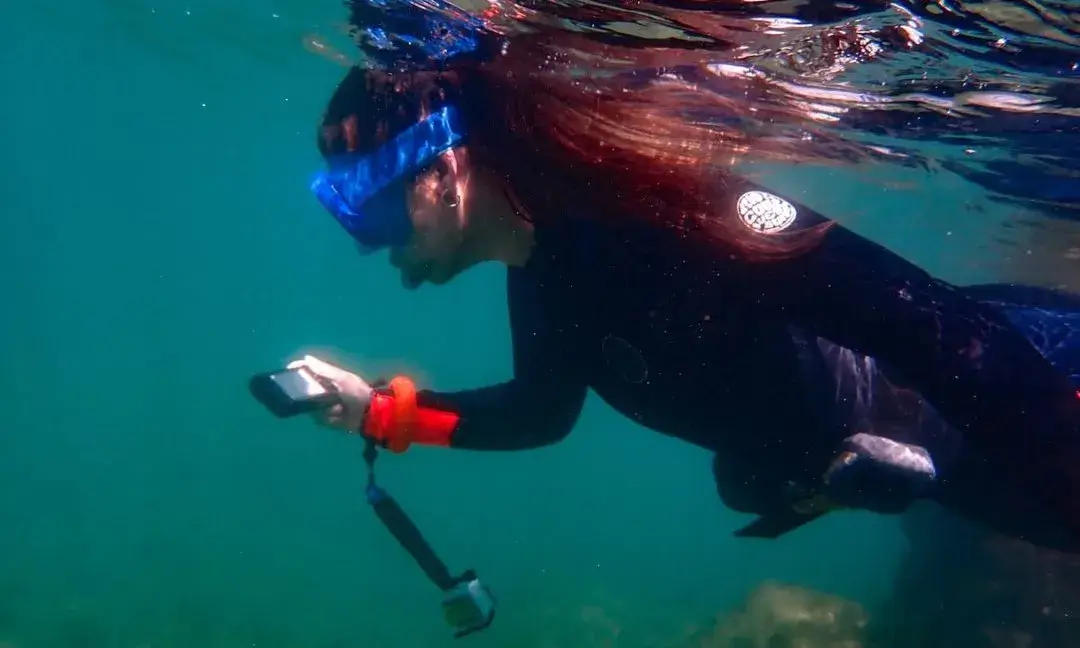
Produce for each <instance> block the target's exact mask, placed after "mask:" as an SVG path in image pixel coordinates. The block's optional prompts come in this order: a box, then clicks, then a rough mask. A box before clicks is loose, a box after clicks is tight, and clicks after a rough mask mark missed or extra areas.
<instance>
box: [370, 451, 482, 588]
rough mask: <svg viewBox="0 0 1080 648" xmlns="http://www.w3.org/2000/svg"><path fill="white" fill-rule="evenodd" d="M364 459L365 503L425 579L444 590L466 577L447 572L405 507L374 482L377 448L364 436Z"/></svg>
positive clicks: (466, 576) (444, 565) (466, 575)
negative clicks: (365, 476)
mask: <svg viewBox="0 0 1080 648" xmlns="http://www.w3.org/2000/svg"><path fill="white" fill-rule="evenodd" d="M365 442H366V444H367V445H366V446H365V448H364V463H366V464H367V469H368V482H367V489H366V490H365V494H366V496H367V501H368V504H371V508H373V509H374V510H375V515H377V516H378V518H379V520H381V521H382V523H383V526H385V527H386V528H387V530H388V531H390V533H391V535H393V536H394V538H395V539H396V540H397V541H398V543H399V544H400V545H401V546H402V547H403V548H404V549H405V551H407V552H409V555H410V556H412V557H413V560H415V561H416V564H418V565H420V569H422V570H423V571H424V574H426V575H427V577H428V579H429V580H430V581H431V582H432V583H434V584H435V586H436V587H438V588H439V589H440V590H441V591H443V592H445V591H448V590H450V589H451V588H453V587H454V586H455V585H457V584H458V583H459V582H461V581H462V580H464V579H467V578H468V577H469V574H465V575H463V576H462V577H460V578H455V577H453V576H451V575H450V570H449V569H447V567H446V564H445V563H444V562H443V561H442V559H440V558H439V556H438V555H436V553H435V550H434V549H432V548H431V545H429V544H428V541H427V540H425V539H424V534H422V533H421V532H420V529H419V528H418V527H417V526H416V524H415V523H414V522H413V521H412V519H411V518H410V517H409V515H408V513H406V512H405V509H403V508H401V505H400V504H398V503H397V500H395V499H394V498H393V497H391V496H390V493H387V492H386V490H385V489H383V488H382V487H380V486H379V485H378V484H377V483H375V458H376V457H377V456H378V448H377V447H376V445H375V442H374V441H373V440H372V439H365Z"/></svg>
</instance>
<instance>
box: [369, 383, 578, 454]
mask: <svg viewBox="0 0 1080 648" xmlns="http://www.w3.org/2000/svg"><path fill="white" fill-rule="evenodd" d="M392 399H393V396H391V395H389V394H385V393H377V394H376V396H375V397H374V399H373V400H372V406H371V409H370V410H369V414H368V421H369V422H368V423H367V424H366V426H365V427H366V428H370V429H371V430H372V431H373V433H372V432H369V433H372V435H373V436H375V437H376V438H378V437H379V436H381V435H382V434H383V433H382V432H380V430H382V429H386V428H387V426H388V422H387V421H388V420H389V417H390V416H392V414H391V409H392V405H391V403H392ZM584 400H585V388H584V386H572V385H567V384H564V383H559V384H554V383H552V384H541V383H538V382H529V381H524V380H521V379H514V380H510V381H508V382H505V383H501V384H498V385H492V386H490V387H482V388H479V389H471V390H465V391H457V392H436V391H421V392H419V393H417V407H418V413H417V416H418V418H417V421H416V424H415V426H414V430H413V432H412V436H413V438H412V441H413V442H414V443H418V444H421V445H433V446H442V447H451V448H462V449H470V450H528V449H532V448H539V447H542V446H546V445H551V444H553V443H556V442H558V441H560V440H562V439H563V438H565V437H566V435H567V434H569V433H570V430H571V429H573V426H574V424H575V423H576V422H577V417H578V414H579V413H580V411H581V406H582V404H583V403H584Z"/></svg>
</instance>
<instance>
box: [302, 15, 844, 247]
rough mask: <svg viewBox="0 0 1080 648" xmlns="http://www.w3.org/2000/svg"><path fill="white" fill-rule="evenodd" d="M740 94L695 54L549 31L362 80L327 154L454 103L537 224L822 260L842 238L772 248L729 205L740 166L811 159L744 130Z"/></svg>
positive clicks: (326, 135)
mask: <svg viewBox="0 0 1080 648" xmlns="http://www.w3.org/2000/svg"><path fill="white" fill-rule="evenodd" d="M739 83H740V84H741V85H740V86H739V87H738V88H734V87H731V85H730V84H729V83H728V81H727V80H726V79H725V78H724V77H723V76H722V75H718V74H716V73H715V72H714V70H713V69H711V68H710V67H709V66H708V65H707V64H706V62H705V60H704V59H703V54H702V53H698V52H695V51H694V50H690V49H667V48H652V49H648V50H643V49H640V48H626V47H619V46H618V45H613V44H608V43H602V42H599V41H597V40H595V39H591V38H588V37H586V36H583V35H579V34H574V33H571V32H567V31H555V30H549V31H546V32H545V31H542V30H541V31H538V32H534V33H532V34H528V35H518V36H514V37H512V38H509V39H507V40H505V41H504V42H503V45H502V46H501V47H500V48H499V49H498V52H497V53H496V54H495V55H494V56H491V57H489V58H488V59H487V60H484V61H477V60H476V59H472V58H470V59H467V60H462V61H454V60H451V61H448V62H446V63H444V64H442V65H441V66H440V69H438V70H424V71H408V72H405V71H402V72H385V71H376V70H361V69H359V68H354V69H353V70H352V71H351V72H350V74H349V76H348V77H347V78H346V80H345V82H344V83H343V84H342V85H341V86H340V87H339V89H338V92H337V93H335V97H334V99H333V100H332V101H331V102H330V107H329V108H328V110H327V114H326V115H325V118H324V122H323V124H324V128H323V130H322V132H321V134H320V146H321V148H322V149H323V151H324V153H329V152H332V151H333V150H334V148H335V147H337V148H338V149H340V148H342V147H344V148H349V149H359V150H368V149H371V148H374V147H375V146H377V145H378V144H380V143H381V142H382V141H384V140H385V139H386V138H388V137H392V136H393V135H395V134H396V133H397V132H399V131H400V130H402V129H404V128H406V127H408V126H409V125H411V124H412V123H415V121H416V120H417V119H418V118H420V117H422V115H423V114H426V113H428V112H430V111H432V110H437V109H438V108H439V107H441V106H442V105H445V104H455V105H458V106H459V107H461V108H462V109H463V110H464V112H465V114H466V119H467V122H468V129H469V138H470V139H469V151H470V158H471V159H472V160H473V161H475V162H476V163H478V164H482V165H484V166H486V167H487V168H490V169H492V170H494V171H496V172H498V173H499V174H501V175H502V177H503V178H505V180H506V183H507V189H508V192H509V193H510V194H511V195H512V196H513V197H514V198H515V199H516V202H517V203H518V206H519V207H520V208H521V209H522V210H523V211H524V212H525V213H526V214H527V215H528V216H529V217H530V218H531V219H533V220H536V221H540V222H542V221H544V220H546V219H551V218H561V217H588V218H601V219H635V220H638V221H647V222H650V223H653V224H655V225H656V226H658V227H664V228H674V229H676V230H680V231H685V232H692V233H694V236H695V238H696V239H697V240H701V241H707V242H708V243H709V244H710V245H711V246H712V247H714V248H718V251H719V252H721V253H723V254H725V255H727V256H730V257H734V258H739V259H743V260H752V261H762V260H770V259H776V258H783V257H787V256H790V255H792V254H796V253H799V252H801V251H804V250H806V249H808V248H810V247H812V246H813V245H814V244H815V243H816V242H817V241H818V240H820V238H821V237H822V236H823V235H824V232H825V231H826V230H827V229H828V227H829V225H828V224H826V225H822V226H818V227H814V228H810V229H806V230H801V231H798V232H796V233H793V234H784V235H778V236H775V235H774V236H765V235H761V234H759V233H756V232H754V231H751V230H750V229H748V228H746V227H744V226H743V225H742V223H741V222H740V221H739V219H738V218H737V217H736V216H735V215H734V214H733V211H732V209H731V208H730V206H729V205H728V203H726V202H725V201H724V184H725V181H726V179H728V178H730V177H731V175H730V174H731V171H730V169H731V167H732V165H733V164H734V163H736V162H737V161H739V159H741V158H743V157H746V156H750V155H751V154H752V157H754V158H755V159H765V160H792V159H797V160H805V159H807V157H808V155H807V153H806V152H805V151H804V150H801V147H800V142H799V140H798V139H796V138H782V137H772V136H766V135H755V134H754V133H753V132H750V131H748V130H746V129H743V128H740V127H739V122H738V116H739V109H740V107H741V106H743V105H745V104H744V103H741V101H740V98H742V101H745V95H746V92H747V91H748V90H747V88H748V86H747V85H746V84H747V83H750V84H751V85H752V80H750V81H749V82H748V81H746V80H740V82H739ZM778 110H780V109H779V108H778ZM756 117H757V119H759V120H760V119H761V118H762V117H765V118H768V115H764V116H763V115H761V114H760V113H759V114H758V115H756ZM816 144H817V146H816V148H815V151H817V152H818V153H817V155H818V157H819V159H821V160H828V161H834V160H837V159H845V160H846V161H851V160H854V159H858V158H859V156H861V155H864V153H865V152H864V151H856V150H855V149H854V148H853V147H848V145H846V144H845V143H844V142H843V141H842V140H839V139H837V140H836V141H834V142H833V143H832V146H823V145H822V141H821V140H820V139H819V141H818V142H817V143H816ZM822 152H826V153H822ZM571 215H573V216H571Z"/></svg>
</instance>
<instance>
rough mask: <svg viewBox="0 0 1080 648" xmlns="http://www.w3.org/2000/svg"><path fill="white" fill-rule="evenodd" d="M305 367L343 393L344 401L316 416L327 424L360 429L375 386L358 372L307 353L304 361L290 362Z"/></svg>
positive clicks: (291, 365) (348, 429) (342, 398)
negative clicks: (355, 372) (349, 370)
mask: <svg viewBox="0 0 1080 648" xmlns="http://www.w3.org/2000/svg"><path fill="white" fill-rule="evenodd" d="M298 367H305V368H306V369H307V370H308V371H310V372H311V373H313V374H315V375H316V376H318V377H320V378H322V379H324V380H327V381H329V382H330V383H331V384H333V385H334V387H336V388H337V390H338V393H339V394H340V395H341V403H340V404H338V405H334V406H333V407H330V408H328V409H324V410H321V411H319V412H316V413H315V419H316V420H317V421H318V422H319V423H320V424H321V425H325V426H327V427H332V428H336V429H338V430H344V431H346V432H359V431H360V429H361V427H362V426H363V424H364V415H365V414H366V413H367V409H368V405H369V404H370V403H371V385H369V384H367V382H366V381H365V380H364V379H363V378H361V377H360V376H357V375H356V374H354V373H351V372H348V371H345V370H344V369H342V368H340V367H335V366H334V365H332V364H330V363H329V362H324V361H322V360H320V359H318V358H316V357H315V356H310V355H306V356H304V358H303V359H302V360H296V361H294V362H290V363H289V366H288V368H289V369H296V368H298Z"/></svg>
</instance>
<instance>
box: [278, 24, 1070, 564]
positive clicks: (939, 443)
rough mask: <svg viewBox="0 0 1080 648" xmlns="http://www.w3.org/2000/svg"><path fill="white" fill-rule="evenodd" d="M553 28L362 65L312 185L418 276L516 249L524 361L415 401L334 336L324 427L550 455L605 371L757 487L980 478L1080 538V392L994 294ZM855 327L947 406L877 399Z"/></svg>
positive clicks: (889, 506)
mask: <svg viewBox="0 0 1080 648" xmlns="http://www.w3.org/2000/svg"><path fill="white" fill-rule="evenodd" d="M552 47H554V45H553V44H552V43H550V42H546V41H544V39H535V40H531V41H527V40H525V39H524V37H523V39H522V42H515V43H511V44H510V46H508V47H502V48H497V49H495V51H493V52H489V53H487V54H486V55H485V56H482V57H481V56H477V55H475V54H468V55H463V56H461V57H457V58H453V59H450V60H447V61H444V62H442V63H440V64H439V65H438V67H437V68H436V67H433V68H432V69H429V70H421V71H407V72H406V71H402V72H384V71H377V70H364V69H360V68H353V69H352V70H350V72H349V73H348V74H347V76H346V77H345V79H344V80H343V82H342V83H341V84H340V86H339V87H338V88H337V90H336V92H335V93H334V95H333V97H332V99H331V101H330V103H329V106H328V108H327V110H326V113H325V115H324V120H323V125H322V128H321V130H320V133H319V137H318V141H319V146H320V150H321V152H322V153H323V155H324V157H325V158H326V159H327V161H328V163H329V170H328V171H327V172H325V173H322V174H320V175H319V176H318V179H317V180H316V181H315V183H314V184H313V191H314V192H315V194H316V195H317V197H318V198H319V200H320V201H321V202H322V204H323V205H324V206H325V207H326V208H327V209H328V210H329V211H330V213H331V214H332V215H333V216H334V217H335V218H336V219H337V220H338V222H339V223H340V224H341V225H342V226H343V227H344V228H345V229H346V230H347V231H348V232H349V234H350V235H351V236H352V237H353V238H354V239H355V241H356V242H357V244H358V246H359V247H360V248H361V249H362V250H364V251H375V250H379V249H388V250H389V253H390V261H391V263H392V264H393V265H394V266H395V267H397V268H398V269H400V271H401V277H402V281H403V283H404V285H405V286H406V287H407V288H409V289H415V288H417V287H419V286H420V285H422V284H425V283H427V284H433V285H442V284H445V283H447V282H449V281H451V280H452V279H453V278H455V277H456V276H458V275H459V274H461V273H462V272H464V271H466V270H468V269H469V268H471V267H473V266H475V265H477V264H479V263H482V262H487V261H497V262H501V263H503V264H505V265H506V266H507V267H508V284H507V298H508V302H509V313H510V323H511V329H512V340H513V377H512V378H511V379H509V380H508V381H506V382H504V383H501V384H497V385H492V386H488V387H482V388H479V389H473V390H467V391H459V392H452V393H447V392H437V391H421V392H420V393H419V395H418V398H419V401H418V402H419V405H420V409H419V412H418V414H417V415H416V416H415V417H414V418H415V420H409V421H407V422H402V421H400V420H395V416H396V414H395V411H396V410H395V408H394V398H393V394H392V393H391V392H389V391H386V390H383V389H378V388H373V387H372V385H371V384H369V382H368V380H366V379H365V378H361V377H360V375H359V374H357V373H352V372H349V371H346V370H344V369H341V368H338V367H335V366H333V365H330V364H328V363H326V362H324V361H322V360H319V359H317V358H312V357H307V358H304V359H302V360H299V361H297V362H296V363H294V366H295V365H306V366H307V367H308V368H309V369H310V370H311V371H312V372H314V373H316V374H318V375H320V376H322V377H323V378H325V379H327V380H329V381H331V382H332V383H334V385H335V386H336V387H337V389H338V390H339V391H340V392H341V394H342V399H343V400H342V404H341V405H338V406H335V407H333V408H332V409H329V410H327V411H325V412H323V413H322V414H321V418H322V420H323V422H324V423H325V424H328V425H331V426H335V427H338V428H341V429H345V430H349V431H361V432H362V433H364V434H365V435H367V436H369V437H372V438H375V439H377V440H378V441H379V442H381V443H383V444H386V445H389V446H391V447H395V446H396V447H397V448H398V449H402V448H404V447H407V445H408V444H409V443H424V444H429V445H436V446H445V447H451V448H463V449H473V450H526V449H530V448H538V447H541V446H545V445H548V444H552V443H555V442H557V441H559V440H560V439H562V438H564V437H565V436H566V435H567V434H569V433H570V431H571V430H572V429H573V427H574V425H575V422H576V420H577V418H578V414H579V412H580V410H581V408H582V405H583V402H584V400H585V396H586V391H587V390H588V389H592V390H593V391H594V392H595V393H597V394H598V395H599V396H600V397H601V398H602V399H603V400H605V401H606V402H607V403H608V404H609V405H610V406H612V407H613V408H614V409H616V410H617V411H618V412H620V413H621V414H623V415H624V416H626V417H627V418H629V419H631V420H632V421H635V422H637V423H638V424H640V425H642V426H645V427H647V428H650V429H652V430H655V431H658V432H660V433H663V434H666V435H670V436H673V437H676V438H679V439H682V440H684V441H687V442H689V443H692V444H695V445H697V446H699V447H702V448H705V449H707V450H709V451H711V452H713V453H714V454H715V458H716V459H715V462H714V470H715V473H716V476H717V486H718V489H719V492H720V495H721V497H722V499H723V500H724V501H725V502H726V503H727V504H728V505H729V506H731V507H732V508H736V509H738V510H742V511H746V512H753V513H757V514H759V515H762V516H763V517H764V518H768V517H770V516H773V517H775V516H778V515H779V516H781V517H782V516H783V515H785V512H788V511H791V510H795V511H796V513H797V514H798V515H804V514H805V515H806V516H808V519H809V518H812V516H813V515H815V514H816V513H815V512H814V511H803V510H801V509H799V504H800V503H805V502H808V501H814V498H815V497H818V496H820V497H823V498H825V500H826V501H827V502H829V505H830V506H836V505H840V506H856V507H859V508H866V509H870V510H878V511H884V512H897V511H901V510H904V509H905V508H906V507H907V506H908V505H909V504H910V503H911V502H912V501H914V500H916V499H919V498H924V497H929V498H935V499H939V500H940V499H945V500H947V499H948V496H946V495H942V494H941V493H942V492H949V493H951V492H959V491H958V490H956V489H954V487H953V485H954V484H958V485H970V484H973V483H975V482H974V481H971V480H970V479H969V476H970V475H978V476H979V478H980V479H990V480H992V481H993V482H994V483H996V484H1002V485H1003V486H1002V489H1005V490H1007V492H1008V493H1019V494H1021V495H1022V496H1023V498H1024V500H1025V502H1027V503H1028V505H1029V509H1028V510H1029V511H1030V512H1032V514H1038V515H1042V516H1043V519H1048V520H1053V521H1054V524H1055V529H1060V530H1061V532H1062V533H1063V534H1064V537H1065V538H1066V539H1065V540H1064V541H1059V540H1058V539H1054V540H1049V539H1044V538H1034V537H1033V538H1031V539H1032V540H1033V541H1036V542H1047V543H1051V542H1052V543H1054V544H1064V545H1069V546H1073V547H1080V400H1078V398H1077V394H1076V389H1075V387H1074V386H1073V385H1072V384H1071V383H1070V381H1069V379H1068V377H1067V376H1066V375H1065V373H1063V372H1062V371H1060V370H1059V369H1057V368H1055V367H1054V366H1053V365H1052V364H1051V363H1050V362H1049V361H1048V360H1047V359H1046V358H1045V357H1044V356H1043V355H1042V354H1041V353H1040V352H1039V350H1037V349H1036V348H1035V347H1034V346H1033V345H1032V344H1031V342H1029V340H1028V339H1027V337H1026V336H1025V335H1024V334H1023V333H1022V332H1021V330H1020V329H1018V328H1017V326H1016V325H1014V323H1013V322H1011V321H1010V320H1009V319H1008V318H1007V317H1006V315H1005V314H1004V311H1003V310H1002V309H1000V308H997V307H995V306H994V305H991V304H987V303H984V301H985V299H983V298H985V297H987V296H988V295H982V296H980V299H979V300H976V299H973V298H970V297H969V296H967V295H966V294H965V291H966V289H963V288H958V287H954V286H951V285H949V284H947V283H945V282H942V281H939V280H937V279H935V278H933V277H931V276H930V275H928V274H927V273H926V272H924V271H923V270H921V269H919V268H918V267H916V266H914V265H913V264H911V263H909V262H907V261H906V260H904V259H902V258H900V257H899V256H897V255H895V254H893V253H891V252H890V251H888V250H886V249H885V248H883V247H881V246H878V245H876V244H874V243H872V242H870V241H867V240H865V239H862V238H860V237H859V236H857V235H856V234H854V233H852V232H850V231H848V230H846V229H844V228H842V227H840V226H838V225H837V224H835V223H834V222H832V221H830V220H829V219H826V218H824V217H823V216H821V215H820V214H817V213H815V212H814V211H813V210H811V209H808V208H807V207H805V206H802V205H799V204H797V203H796V202H793V201H790V200H787V199H784V198H781V197H779V196H777V195H775V194H774V193H773V192H770V191H767V190H766V189H764V188H762V187H760V186H757V185H755V184H753V183H750V182H747V181H745V180H743V179H740V178H737V177H734V176H728V177H717V175H716V174H717V171H716V167H715V166H714V165H713V164H712V157H713V155H714V153H713V152H712V151H710V148H709V146H707V145H702V144H701V142H708V141H710V140H709V138H710V137H712V136H713V135H711V134H710V131H709V130H708V129H707V128H706V127H704V126H702V125H701V124H699V123H695V122H694V121H692V120H691V119H690V118H688V117H680V115H693V114H695V109H697V114H702V112H701V111H704V110H707V109H708V105H707V104H705V103H702V104H701V105H696V104H695V103H694V102H695V101H698V99H696V98H695V97H693V96H692V88H690V87H689V84H680V83H679V81H678V80H677V79H673V78H672V77H671V75H670V74H662V73H659V72H656V71H653V72H652V73H646V72H642V73H641V74H637V75H634V76H633V77H632V78H627V77H624V76H619V75H608V76H598V77H597V78H588V79H586V78H582V77H580V76H574V75H571V74H565V73H561V72H565V69H569V68H570V67H572V66H573V65H574V64H575V62H577V63H580V61H577V60H575V59H574V57H573V56H572V55H571V54H567V51H568V48H567V45H566V43H562V44H560V49H559V51H558V52H555V51H554V50H553V49H550V48H552ZM570 49H571V50H572V48H570ZM536 61H547V62H548V64H549V65H552V66H558V65H563V66H566V67H565V69H562V70H557V69H551V68H546V67H543V66H538V64H537V63H536ZM676 100H677V101H679V102H681V103H680V104H679V105H678V106H677V107H674V108H677V109H668V108H673V105H672V103H671V102H673V101H676ZM701 101H705V100H704V99H701ZM990 292H991V293H993V290H991V291H990ZM989 296H992V294H991V295H989ZM1006 301H1007V300H1006ZM1035 305H1038V304H1035ZM829 345H832V347H836V348H840V349H843V350H846V351H848V352H850V353H851V354H853V355H852V357H853V358H857V359H858V361H859V362H862V361H872V362H874V363H877V366H880V367H881V369H874V371H872V372H871V374H872V375H881V376H886V375H887V376H888V377H889V380H890V384H893V385H899V386H901V387H902V388H903V389H908V390H910V391H911V392H914V393H917V394H918V395H919V396H920V398H921V399H925V400H920V403H924V406H925V407H926V408H930V409H931V410H932V411H933V415H934V416H939V417H940V419H938V420H939V421H944V422H946V423H947V425H944V426H935V425H930V426H921V427H920V426H910V425H909V426H899V427H897V426H890V425H881V426H880V427H879V426H877V425H875V423H874V420H873V419H872V418H871V419H870V420H869V421H868V420H867V419H865V418H864V417H860V416H858V415H857V411H858V410H859V409H860V408H859V396H860V394H859V393H858V390H853V391H852V392H851V393H842V392H840V391H839V389H840V386H841V385H842V383H843V379H842V378H843V376H842V375H841V373H840V372H839V371H838V365H836V363H834V362H830V361H829V358H828V353H827V352H828V348H829ZM369 379H370V377H369ZM931 418H933V417H931ZM866 423H869V424H870V427H869V428H867V427H864V426H863V425H864V424H866ZM923 428H926V429H930V428H934V429H938V428H946V429H947V430H949V431H951V432H948V433H946V434H944V436H942V437H940V438H938V437H935V436H934V435H933V434H926V435H922V434H921V432H920V429H923ZM899 429H903V431H904V433H903V434H902V435H897V434H893V433H892V432H893V431H894V430H899ZM401 434H404V435H406V436H407V437H408V438H399V437H395V435H401ZM902 437H903V438H902ZM924 437H925V438H924ZM931 437H933V438H931ZM845 475H847V476H848V477H846V478H845ZM972 479H974V477H972ZM960 490H962V489H960ZM986 508H991V509H992V508H993V507H992V506H991V505H987V507H986ZM994 517H995V514H994V513H993V512H990V513H988V514H987V515H986V516H984V518H985V520H986V521H987V522H988V523H990V524H997V525H998V527H999V528H1003V529H1007V530H1008V531H1009V532H1011V533H1014V534H1024V533H1027V531H1025V529H1019V530H1017V529H1016V528H1015V525H1010V524H1009V523H1006V522H1002V521H1000V520H996V519H993V518H994ZM779 525H780V527H785V528H786V526H795V525H796V524H790V525H789V524H788V523H787V522H780V523H779ZM785 525H786V526H785ZM782 532H783V528H778V529H774V530H773V531H772V532H769V531H766V532H764V533H762V535H770V534H771V535H778V534H779V533H782ZM750 535H753V533H750ZM1029 535H1030V534H1029Z"/></svg>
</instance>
